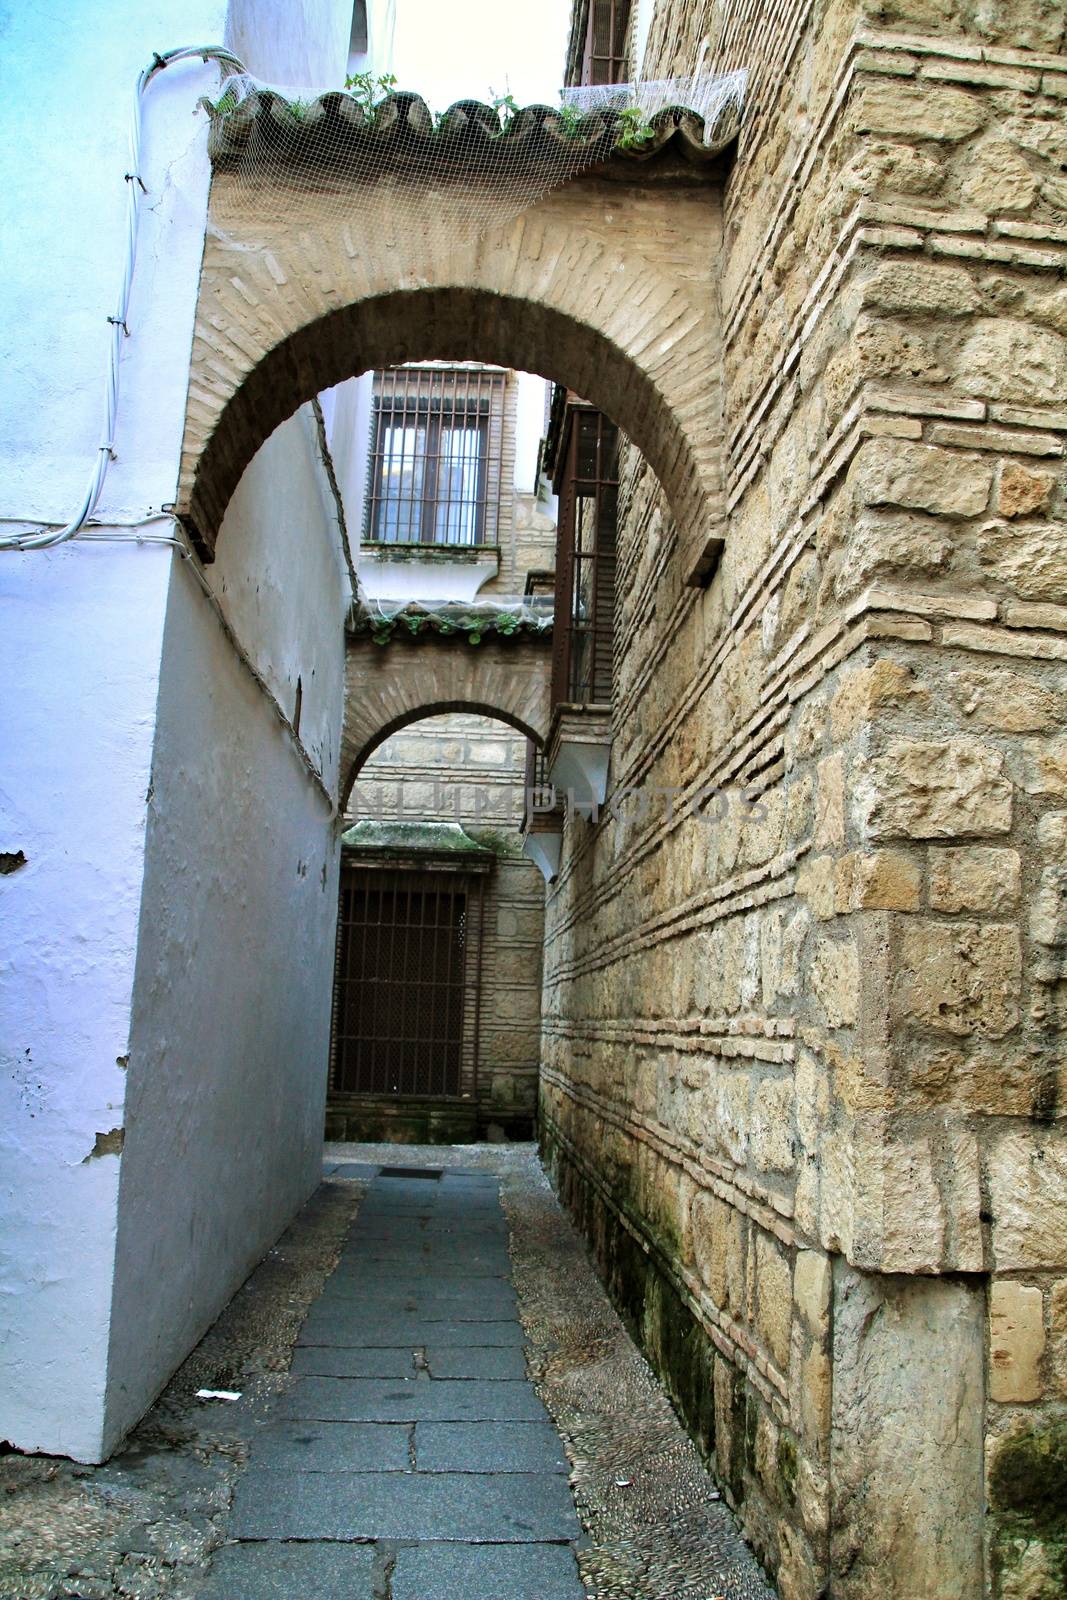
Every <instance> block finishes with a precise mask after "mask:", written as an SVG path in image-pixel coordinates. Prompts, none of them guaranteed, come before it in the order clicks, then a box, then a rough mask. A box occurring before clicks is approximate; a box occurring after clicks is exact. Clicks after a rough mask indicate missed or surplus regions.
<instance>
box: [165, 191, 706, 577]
mask: <svg viewBox="0 0 1067 1600" xmlns="http://www.w3.org/2000/svg"><path fill="white" fill-rule="evenodd" d="M213 203H214V202H213ZM673 203H676V204H678V205H685V204H686V203H687V202H685V201H684V200H677V201H676V202H672V200H671V197H670V196H669V195H667V194H664V193H663V192H660V193H658V194H656V195H653V196H651V197H649V196H648V195H635V191H633V190H631V189H628V190H626V191H625V193H624V192H623V191H621V190H618V189H613V188H612V187H611V186H610V185H607V186H603V185H602V186H601V189H597V188H596V186H595V185H594V186H593V187H592V188H589V189H583V188H582V186H581V185H568V186H565V188H564V189H563V190H561V191H559V192H557V193H556V194H554V195H551V196H549V197H547V198H546V199H545V200H544V201H543V202H541V203H540V204H539V205H538V206H536V207H534V208H533V209H532V210H531V211H530V212H528V213H527V214H526V215H524V216H523V217H521V218H519V219H517V220H516V221H515V222H514V223H512V224H510V225H508V226H507V227H506V228H503V229H501V230H499V231H498V232H497V233H495V234H491V235H489V236H486V237H485V238H482V239H480V240H476V241H471V242H468V243H466V244H463V243H462V242H457V243H456V244H455V245H454V247H452V248H451V249H449V250H448V251H447V252H445V253H442V252H441V251H440V249H438V250H437V252H436V253H435V254H430V253H427V257H426V259H425V260H424V261H423V262H421V263H418V262H412V261H410V260H407V259H402V258H401V256H400V255H399V253H398V252H397V251H396V249H392V248H390V249H387V248H385V246H384V245H383V244H382V243H381V242H380V237H379V234H378V233H376V230H375V227H374V220H373V218H372V217H368V218H367V219H366V224H365V228H364V230H363V231H362V232H361V235H360V237H359V239H358V240H356V241H355V242H354V243H353V245H352V247H351V248H342V247H341V245H340V244H339V243H338V241H337V240H336V239H333V240H330V239H328V238H326V237H325V236H324V235H319V234H316V235H315V237H314V239H313V241H312V242H311V243H310V244H309V243H308V242H307V241H308V239H309V235H308V233H306V232H304V231H302V230H301V228H300V226H299V222H298V220H297V221H296V222H294V224H293V225H292V226H291V227H288V228H287V229H286V231H285V234H284V236H280V237H279V239H278V241H277V244H276V246H275V247H274V248H272V249H271V250H270V251H265V250H262V249H258V250H257V249H251V250H250V249H247V248H242V247H240V244H239V241H235V240H233V239H231V240H230V241H229V242H227V237H226V232H225V229H224V228H223V229H220V230H219V232H218V234H216V235H213V236H212V238H210V239H209V241H208V246H207V249H206V251H205V257H204V270H203V275H202V279H201V285H200V298H199V305H198V309H197V324H196V336H195V339H194V348H193V360H192V367H191V372H190V383H189V402H188V408H187V414H186V428H185V440H184V445H183V453H182V469H181V477H180V482H179V490H178V513H179V515H180V516H181V518H182V520H183V522H184V523H185V525H186V527H187V528H188V530H189V532H190V533H191V534H192V536H193V538H194V540H195V541H196V543H197V545H198V546H199V548H200V550H201V552H202V553H203V555H204V556H205V557H206V558H207V559H210V557H211V555H212V553H213V550H214V544H215V540H216V538H217V536H218V531H219V528H220V527H221V525H222V520H223V517H224V515H225V511H226V507H227V505H228V503H229V500H230V497H231V495H232V494H233V492H234V490H235V488H236V487H237V484H238V482H239V480H240V477H241V474H242V473H243V471H244V469H245V467H247V465H248V464H249V462H250V461H251V459H252V457H253V456H254V455H255V453H256V451H257V450H258V449H259V447H260V446H261V445H262V444H263V442H264V440H265V439H266V438H268V437H269V435H270V434H271V433H272V432H273V431H274V429H275V428H276V427H278V426H279V424H280V423H282V422H284V421H285V419H286V418H287V417H289V416H291V415H292V413H293V412H294V411H295V410H296V409H297V407H298V406H300V405H301V404H303V403H304V402H306V401H307V400H309V399H311V398H312V396H313V395H315V394H317V393H319V392H321V391H322V390H323V389H326V388H329V387H330V386H331V385H332V384H335V383H339V382H341V381H343V380H344V379H345V378H348V377H352V376H354V375H356V374H358V373H360V372H365V371H367V370H369V369H371V368H373V367H379V366H388V365H392V364H394V363H397V362H402V361H414V360H450V359H451V360H481V361H490V362H495V363H498V364H500V365H502V366H507V367H513V368H517V369H520V370H525V371H530V372H537V373H540V374H542V375H543V376H544V377H546V378H550V379H553V380H555V381H557V382H559V383H563V384H566V385H567V387H568V388H570V389H573V390H574V391H575V392H576V393H578V394H580V395H581V396H582V397H583V398H584V399H586V400H588V401H590V402H591V403H592V404H594V405H596V406H597V407H599V408H600V409H601V410H603V411H604V412H606V414H607V415H608V416H610V417H611V418H612V419H613V420H614V421H615V422H616V423H617V424H618V426H619V427H620V428H621V429H622V430H623V432H624V433H626V434H627V435H628V436H629V438H630V439H632V441H633V442H634V444H635V445H636V446H637V447H638V449H639V450H640V451H641V452H642V454H643V455H644V456H645V458H646V459H647V461H648V462H649V465H650V466H651V468H652V470H653V471H654V472H655V473H656V475H657V477H658V478H659V480H660V483H661V484H662V486H663V490H664V492H665V494H666V496H667V499H668V502H669V503H670V505H671V507H672V509H673V511H674V515H675V517H676V518H677V519H678V521H679V522H680V523H681V524H682V525H683V528H686V527H687V526H688V525H689V524H693V528H692V531H693V533H694V534H696V533H699V531H700V525H701V524H702V523H703V522H704V521H706V518H707V509H708V508H709V507H710V506H711V505H713V504H715V503H717V501H718V499H719V497H720V495H721V456H720V453H719V450H718V445H719V443H720V441H721V405H720V401H719V392H720V384H719V366H720V356H719V345H718V336H717V331H716V314H715V310H714V306H715V296H714V293H713V289H712V283H711V273H712V270H713V269H712V266H711V263H712V261H713V259H714V253H715V247H716V244H717V239H718V234H717V223H716V221H715V219H716V217H717V215H718V213H717V209H716V208H715V207H714V206H708V205H707V204H706V202H705V204H703V205H702V206H701V208H700V209H699V212H697V211H691V212H687V216H691V217H693V218H695V219H696V220H695V221H694V224H693V227H692V229H689V228H688V225H687V231H686V232H685V238H686V240H687V241H689V239H690V234H691V235H692V237H691V251H692V259H690V260H687V261H679V260H678V259H677V256H678V248H677V237H678V236H677V234H676V235H675V238H674V242H673V243H672V246H671V249H670V250H669V251H666V250H665V249H664V248H663V247H662V245H661V244H660V243H659V241H658V240H657V237H656V227H655V222H656V219H657V217H662V215H663V209H662V208H663V207H664V206H669V205H670V204H673ZM656 207H659V208H660V209H659V210H658V211H657V210H656ZM650 208H651V209H650ZM687 248H689V245H688V244H687ZM302 252H304V253H305V254H306V255H307V259H306V260H305V259H303V255H302ZM435 280H436V281H435ZM694 394H696V396H697V397H698V398H697V402H696V403H694Z"/></svg>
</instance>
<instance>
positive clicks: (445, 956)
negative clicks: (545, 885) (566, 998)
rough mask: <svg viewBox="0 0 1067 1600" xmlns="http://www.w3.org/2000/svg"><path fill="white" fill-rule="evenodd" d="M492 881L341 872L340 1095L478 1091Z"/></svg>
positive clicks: (405, 872)
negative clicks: (487, 892) (487, 900)
mask: <svg viewBox="0 0 1067 1600" xmlns="http://www.w3.org/2000/svg"><path fill="white" fill-rule="evenodd" d="M484 902H485V882H484V875H483V874H478V873H460V872H455V871H433V870H426V869H422V870H413V869H410V868H400V867H398V868H394V869H389V868H384V869H383V868H381V867H364V868H360V867H349V868H345V869H344V870H343V871H342V874H341V895H340V918H339V924H338V947H337V958H336V971H335V984H334V1021H333V1041H332V1051H331V1065H330V1093H331V1097H333V1098H335V1099H336V1098H339V1097H344V1096H348V1095H356V1096H371V1097H375V1098H386V1099H405V1098H410V1097H427V1098H433V1099H453V1098H459V1097H464V1098H472V1097H474V1096H475V1095H476V1093H477V1084H478V1053H479V1033H480V1017H481V970H482V946H483V943H484V921H485V917H484Z"/></svg>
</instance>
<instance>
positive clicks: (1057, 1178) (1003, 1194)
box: [987, 1127, 1067, 1272]
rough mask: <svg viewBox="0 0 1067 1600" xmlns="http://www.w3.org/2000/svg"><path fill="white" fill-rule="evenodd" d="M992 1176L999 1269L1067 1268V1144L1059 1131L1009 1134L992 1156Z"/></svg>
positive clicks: (989, 1169) (991, 1198)
mask: <svg viewBox="0 0 1067 1600" xmlns="http://www.w3.org/2000/svg"><path fill="white" fill-rule="evenodd" d="M987 1175H988V1185H989V1203H990V1210H991V1211H992V1215H993V1222H992V1238H993V1257H994V1260H995V1262H996V1265H997V1267H998V1268H999V1269H1000V1270H1001V1271H1002V1272H1012V1271H1015V1270H1016V1269H1020V1268H1024V1267H1046V1268H1052V1269H1056V1268H1060V1269H1062V1268H1063V1267H1065V1266H1067V1229H1065V1228H1064V1225H1063V1219H1064V1217H1065V1216H1067V1142H1065V1141H1064V1140H1063V1139H1062V1137H1061V1136H1060V1135H1059V1133H1058V1131H1057V1130H1055V1129H1052V1130H1044V1129H1038V1128H1036V1127H1028V1128H1013V1129H1010V1130H1009V1131H1008V1132H1006V1133H1003V1134H1002V1135H1001V1136H1000V1138H999V1139H998V1140H997V1141H996V1143H995V1144H994V1145H993V1147H992V1149H991V1150H990V1152H989V1156H988V1161H987Z"/></svg>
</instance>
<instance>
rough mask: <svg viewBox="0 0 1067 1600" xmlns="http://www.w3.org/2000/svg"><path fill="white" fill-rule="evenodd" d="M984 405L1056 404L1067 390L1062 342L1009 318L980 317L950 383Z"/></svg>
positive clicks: (1066, 352)
mask: <svg viewBox="0 0 1067 1600" xmlns="http://www.w3.org/2000/svg"><path fill="white" fill-rule="evenodd" d="M956 381H957V383H958V384H959V386H960V388H961V389H962V390H963V391H964V393H965V394H973V395H979V396H981V397H982V399H985V400H1022V401H1025V402H1026V403H1027V404H1029V405H1034V404H1035V403H1036V404H1039V405H1040V404H1045V405H1052V404H1059V403H1060V402H1062V399H1063V393H1064V389H1065V388H1067V339H1064V338H1062V337H1061V336H1060V335H1059V334H1058V333H1051V332H1050V331H1049V330H1048V329H1045V328H1037V327H1034V325H1033V324H1032V323H1030V322H1023V321H1021V320H1019V319H1016V318H1011V317H980V318H979V319H978V320H977V321H976V322H975V324H974V326H973V329H972V330H971V332H970V333H969V334H968V336H967V338H966V340H965V341H964V344H963V348H962V350H961V351H960V359H959V372H958V375H957V379H956Z"/></svg>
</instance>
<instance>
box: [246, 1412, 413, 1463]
mask: <svg viewBox="0 0 1067 1600" xmlns="http://www.w3.org/2000/svg"><path fill="white" fill-rule="evenodd" d="M411 1438H412V1430H411V1427H410V1425H409V1424H406V1423H391V1422H353V1423H343V1422H272V1423H269V1424H268V1425H267V1426H266V1427H264V1428H263V1429H262V1430H261V1431H260V1432H259V1433H257V1434H255V1435H254V1436H253V1438H252V1441H251V1446H252V1452H253V1461H254V1464H255V1465H256V1466H257V1467H265V1468H268V1469H269V1470H271V1471H272V1472H407V1471H409V1470H410V1467H411Z"/></svg>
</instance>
